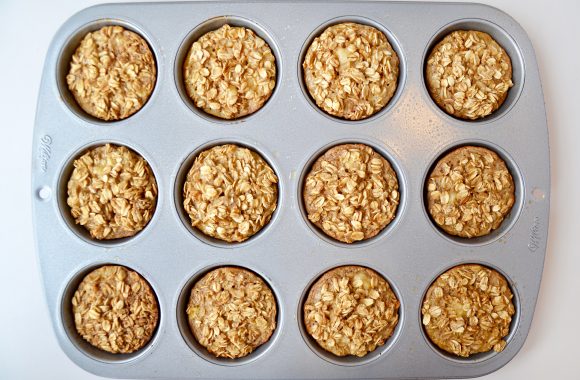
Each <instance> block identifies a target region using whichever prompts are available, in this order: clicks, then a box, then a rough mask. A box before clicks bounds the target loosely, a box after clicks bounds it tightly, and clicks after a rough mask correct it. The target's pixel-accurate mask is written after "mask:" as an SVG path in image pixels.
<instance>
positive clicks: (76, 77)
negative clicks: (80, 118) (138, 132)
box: [66, 26, 157, 120]
mask: <svg viewBox="0 0 580 380" xmlns="http://www.w3.org/2000/svg"><path fill="white" fill-rule="evenodd" d="M156 75H157V73H156V68H155V59H154V58H153V54H152V53H151V50H150V49H149V46H148V45H147V42H145V40H144V39H143V38H141V37H140V36H139V35H137V34H136V33H133V32H131V31H129V30H126V29H124V28H123V27H121V26H105V27H103V28H101V29H99V30H97V31H94V32H90V33H87V35H86V36H85V37H84V38H83V40H82V41H81V43H80V45H79V47H78V48H77V50H76V51H75V53H74V55H73V56H72V60H71V63H70V71H69V73H68V75H67V77H66V81H67V84H68V88H69V90H70V91H71V92H72V94H73V96H74V98H75V100H76V101H77V103H78V105H79V106H80V107H81V108H82V109H83V110H84V111H85V112H87V113H88V114H90V115H92V116H94V117H96V118H99V119H102V120H120V119H125V118H127V117H129V116H131V115H133V114H134V113H135V112H137V111H139V110H140V109H141V107H143V105H144V104H145V102H147V99H149V96H150V95H151V92H153V88H154V87H155V80H156Z"/></svg>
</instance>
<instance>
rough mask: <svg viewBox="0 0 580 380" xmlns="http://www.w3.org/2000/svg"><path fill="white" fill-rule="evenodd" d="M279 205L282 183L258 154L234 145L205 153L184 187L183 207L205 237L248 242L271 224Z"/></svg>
mask: <svg viewBox="0 0 580 380" xmlns="http://www.w3.org/2000/svg"><path fill="white" fill-rule="evenodd" d="M277 202H278V177H276V174H275V173H274V170H272V168H271V167H270V165H268V163H267V162H266V161H265V160H264V159H263V158H262V157H261V156H260V155H259V154H258V153H256V152H254V151H253V150H250V149H248V148H244V147H241V146H237V145H234V144H226V145H219V146H214V147H212V148H209V149H206V150H204V151H203V152H201V153H200V154H199V155H198V156H197V157H196V158H195V161H194V163H193V165H192V167H191V169H190V170H189V172H188V174H187V179H186V181H185V183H184V185H183V207H184V209H185V211H186V212H187V214H188V215H189V218H190V221H191V225H192V227H194V228H197V229H198V230H199V231H201V232H203V233H204V234H205V235H207V236H210V237H213V238H216V239H219V240H223V241H226V242H228V243H231V242H243V241H245V240H247V239H249V238H250V237H252V236H253V235H254V234H256V233H257V232H258V231H260V230H261V229H262V228H263V227H264V226H266V225H267V224H268V222H269V221H270V219H271V217H272V214H273V213H274V211H275V210H276V207H277Z"/></svg>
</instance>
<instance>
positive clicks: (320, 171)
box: [303, 144, 399, 243]
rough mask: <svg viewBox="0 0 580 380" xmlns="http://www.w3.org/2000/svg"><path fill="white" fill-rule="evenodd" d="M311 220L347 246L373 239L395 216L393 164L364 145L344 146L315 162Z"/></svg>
mask: <svg viewBox="0 0 580 380" xmlns="http://www.w3.org/2000/svg"><path fill="white" fill-rule="evenodd" d="M303 196H304V204H305V206H306V211H307V213H308V219H309V220H310V221H311V222H312V223H314V224H315V225H316V226H318V227H319V228H321V229H322V231H324V233H326V234H327V235H329V236H331V237H333V238H335V239H337V240H340V241H342V242H345V243H352V242H354V241H359V240H364V239H368V238H371V237H373V236H375V235H376V234H378V233H379V232H380V231H381V230H382V229H383V228H385V227H386V226H387V225H388V224H389V223H390V222H391V221H392V220H393V218H394V217H395V212H396V211H397V206H398V204H399V184H398V180H397V175H396V174H395V171H394V170H393V168H392V167H391V165H390V164H389V162H388V161H387V160H386V159H385V158H384V157H383V156H381V155H380V154H379V153H377V152H375V151H374V150H373V149H372V148H371V147H369V146H367V145H363V144H344V145H338V146H335V147H333V148H331V149H329V150H327V151H326V152H325V153H324V154H323V155H322V156H321V157H320V158H318V159H317V160H316V162H315V163H314V165H313V166H312V169H311V171H310V173H308V175H307V177H306V180H305V184H304V194H303Z"/></svg>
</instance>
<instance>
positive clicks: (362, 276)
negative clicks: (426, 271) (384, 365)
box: [304, 266, 400, 357]
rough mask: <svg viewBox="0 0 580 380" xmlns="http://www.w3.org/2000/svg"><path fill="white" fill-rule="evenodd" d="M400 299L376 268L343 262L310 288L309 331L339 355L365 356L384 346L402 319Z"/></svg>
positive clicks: (306, 310) (306, 313)
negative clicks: (400, 318) (399, 312)
mask: <svg viewBox="0 0 580 380" xmlns="http://www.w3.org/2000/svg"><path fill="white" fill-rule="evenodd" d="M399 305H400V304H399V300H398V299H397V297H396V296H395V293H393V291H392V290H391V288H390V286H389V283H388V282H387V281H386V280H385V279H384V278H383V277H381V276H380V275H379V274H378V273H376V272H375V271H373V270H371V269H369V268H365V267H361V266H343V267H338V268H334V269H332V270H330V271H328V272H326V273H325V274H324V275H323V276H322V277H321V278H320V279H318V280H317V281H316V282H315V283H314V285H312V287H311V288H310V291H309V292H308V298H307V299H306V302H305V304H304V323H305V325H306V330H307V331H308V333H309V334H310V335H311V336H312V337H313V338H314V339H315V340H316V342H317V343H318V344H319V345H320V346H321V347H322V348H324V349H325V350H326V351H329V352H331V353H333V354H334V355H336V356H346V355H354V356H358V357H363V356H365V355H366V354H368V353H369V352H371V351H374V350H375V349H376V348H377V347H378V346H382V345H383V344H384V343H385V341H386V340H387V339H388V338H389V337H390V336H391V335H392V334H393V331H394V330H395V327H396V326H397V323H398V320H399V314H398V310H399Z"/></svg>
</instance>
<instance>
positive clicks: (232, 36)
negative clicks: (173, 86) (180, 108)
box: [183, 24, 276, 119]
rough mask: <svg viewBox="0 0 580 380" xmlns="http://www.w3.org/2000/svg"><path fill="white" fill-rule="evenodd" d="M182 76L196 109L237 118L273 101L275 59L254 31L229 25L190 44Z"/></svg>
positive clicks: (224, 117)
mask: <svg viewBox="0 0 580 380" xmlns="http://www.w3.org/2000/svg"><path fill="white" fill-rule="evenodd" d="M183 76H184V82H185V88H186V91H187V94H188V96H189V97H190V98H191V99H192V100H193V102H194V104H195V106H196V107H198V108H201V109H202V110H203V111H205V112H206V113H209V114H211V115H214V116H217V117H219V118H222V119H236V118H239V117H242V116H246V115H249V114H252V113H254V112H256V111H257V110H259V109H260V108H261V107H262V106H263V105H264V103H266V101H267V100H268V98H270V95H272V91H273V90H274V86H275V85H276V59H275V57H274V54H272V50H271V49H270V46H268V44H267V43H266V42H265V41H264V40H263V39H262V38H260V37H258V36H257V35H256V33H254V31H252V30H251V29H248V28H244V27H233V26H230V25H228V24H226V25H224V26H222V27H221V28H219V29H217V30H214V31H211V32H208V33H206V34H204V35H203V36H201V37H200V38H199V39H198V40H197V41H196V42H194V43H193V44H192V45H191V48H190V49H189V52H188V54H187V57H186V58H185V61H184V63H183Z"/></svg>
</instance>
